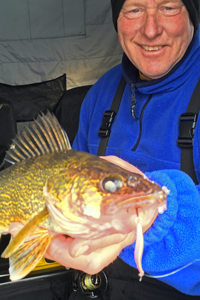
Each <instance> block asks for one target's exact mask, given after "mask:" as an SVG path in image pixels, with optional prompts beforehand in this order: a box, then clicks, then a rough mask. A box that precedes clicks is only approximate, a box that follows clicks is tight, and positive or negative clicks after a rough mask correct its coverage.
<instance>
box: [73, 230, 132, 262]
mask: <svg viewBox="0 0 200 300" xmlns="http://www.w3.org/2000/svg"><path fill="white" fill-rule="evenodd" d="M134 236H135V234H134ZM126 237H127V234H121V233H117V234H112V235H110V236H106V237H104V238H100V239H95V240H89V241H88V240H84V239H75V240H74V241H73V242H72V244H71V246H70V249H69V253H70V255H71V256H73V257H77V256H79V255H82V254H89V253H91V252H93V251H95V250H96V249H101V248H105V247H108V246H110V245H115V244H119V243H121V242H122V241H123V240H124V239H126Z"/></svg>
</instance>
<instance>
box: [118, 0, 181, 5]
mask: <svg viewBox="0 0 200 300" xmlns="http://www.w3.org/2000/svg"><path fill="white" fill-rule="evenodd" d="M170 3H171V4H174V3H177V4H183V2H182V1H181V0H126V1H125V2H124V5H129V4H130V5H146V6H158V5H161V4H169V5H170Z"/></svg>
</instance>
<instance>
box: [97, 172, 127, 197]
mask: <svg viewBox="0 0 200 300" xmlns="http://www.w3.org/2000/svg"><path fill="white" fill-rule="evenodd" d="M122 186H123V180H122V178H121V177H120V176H119V175H108V176H106V177H104V179H103V180H102V181H101V187H102V188H103V190H104V191H106V192H109V193H115V192H116V191H118V190H119V189H120V188H121V187H122Z"/></svg>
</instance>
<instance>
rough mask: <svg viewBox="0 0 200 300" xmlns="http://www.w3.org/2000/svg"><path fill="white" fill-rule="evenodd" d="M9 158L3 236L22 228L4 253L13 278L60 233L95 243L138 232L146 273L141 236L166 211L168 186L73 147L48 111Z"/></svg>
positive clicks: (0, 194)
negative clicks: (11, 228) (19, 225)
mask: <svg viewBox="0 0 200 300" xmlns="http://www.w3.org/2000/svg"><path fill="white" fill-rule="evenodd" d="M5 160H6V161H9V162H10V163H11V164H12V166H11V167H9V168H7V169H5V170H3V171H1V172H0V235H1V234H7V233H9V226H10V225H11V224H12V223H13V222H20V223H22V224H23V228H22V229H21V230H20V232H19V233H18V234H17V235H16V236H15V237H14V238H12V239H11V241H10V243H9V245H8V247H7V248H6V249H5V251H4V252H3V254H2V257H4V258H9V264H10V268H9V272H10V279H11V280H18V279H21V278H23V277H24V276H26V275H27V274H28V273H29V272H31V270H33V269H34V267H35V266H36V265H37V263H38V262H39V261H40V260H41V258H42V257H43V255H44V253H45V251H46V249H47V248H48V246H49V244H50V242H51V240H52V238H53V237H54V236H55V235H56V234H60V233H61V234H65V235H68V236H71V237H73V238H76V237H81V238H84V239H97V238H101V237H104V236H106V235H111V234H114V233H123V234H125V233H129V232H131V231H133V230H134V231H135V232H138V233H137V246H136V256H135V257H136V261H137V264H138V269H139V271H140V273H142V272H143V270H142V266H141V259H142V249H143V246H142V245H143V242H142V237H143V232H144V231H145V230H146V229H147V228H148V227H149V226H151V224H152V223H153V221H154V219H155V218H156V216H157V214H158V210H163V209H164V208H165V203H166V194H167V193H166V189H165V188H164V187H163V188H161V187H160V186H158V185H157V184H156V183H154V182H151V181H149V180H148V179H147V178H145V177H143V176H141V175H138V174H135V173H132V172H129V171H126V170H124V169H122V168H121V167H119V166H116V165H114V164H112V163H110V162H108V161H105V160H103V159H101V158H99V157H98V156H95V155H91V154H88V153H84V152H81V151H75V150H72V149H71V146H70V142H69V140H68V137H67V135H66V133H65V132H64V130H63V129H62V128H61V126H60V124H59V122H58V121H57V119H56V118H55V117H54V116H53V115H51V114H50V113H49V112H48V113H47V115H46V116H45V115H44V114H42V115H41V116H38V118H37V119H36V120H35V121H34V122H32V123H31V124H30V125H29V127H26V128H25V129H24V131H22V132H21V133H20V135H19V136H16V138H15V139H14V140H13V143H12V145H11V148H10V149H9V150H8V152H7V154H6V158H5ZM142 274H143V273H142Z"/></svg>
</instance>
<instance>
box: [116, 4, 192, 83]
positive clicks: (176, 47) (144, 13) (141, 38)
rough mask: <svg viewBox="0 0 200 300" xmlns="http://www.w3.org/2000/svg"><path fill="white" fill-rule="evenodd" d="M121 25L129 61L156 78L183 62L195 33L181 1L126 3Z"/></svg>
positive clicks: (119, 19)
mask: <svg viewBox="0 0 200 300" xmlns="http://www.w3.org/2000/svg"><path fill="white" fill-rule="evenodd" d="M117 26H118V36H119V41H120V44H121V46H122V48H123V50H124V52H125V53H126V55H127V56H128V58H129V60H130V61H131V62H132V63H133V64H134V65H135V66H136V68H137V69H138V70H140V72H141V73H142V74H143V75H145V76H146V77H148V78H152V79H156V78H160V77H162V76H164V75H166V74H167V73H168V72H169V71H170V70H171V69H172V68H173V67H174V66H175V65H176V64H177V63H178V62H179V61H180V60H181V58H182V57H183V55H184V54H185V52H186V50H187V48H188V45H189V44H190V42H191V40H192V37H193V33H194V26H193V24H192V22H191V21H190V18H189V14H188V11H187V9H186V7H185V6H184V5H183V3H182V1H181V0H172V1H169V0H126V1H125V2H124V5H123V7H122V9H121V12H120V14H119V17H118V20H117Z"/></svg>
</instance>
